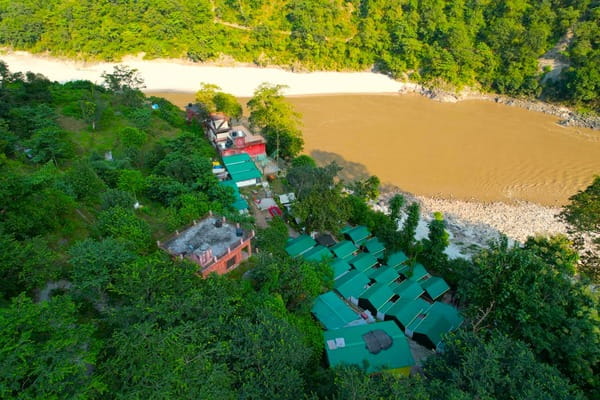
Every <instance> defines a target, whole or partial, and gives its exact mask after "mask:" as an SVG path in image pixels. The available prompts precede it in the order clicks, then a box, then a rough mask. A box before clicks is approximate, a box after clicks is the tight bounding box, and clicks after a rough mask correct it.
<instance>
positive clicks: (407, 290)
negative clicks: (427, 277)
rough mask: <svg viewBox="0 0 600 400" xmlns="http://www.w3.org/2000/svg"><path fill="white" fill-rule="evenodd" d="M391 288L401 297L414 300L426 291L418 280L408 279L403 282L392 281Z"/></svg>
mask: <svg viewBox="0 0 600 400" xmlns="http://www.w3.org/2000/svg"><path fill="white" fill-rule="evenodd" d="M390 288H391V289H392V291H393V292H394V293H396V294H397V295H398V296H400V298H401V299H409V300H413V299H416V298H417V297H419V296H421V295H422V294H423V293H425V291H424V290H423V288H422V287H421V285H419V283H418V282H415V281H412V280H410V279H406V280H404V281H402V282H401V283H396V282H394V283H392V284H390Z"/></svg>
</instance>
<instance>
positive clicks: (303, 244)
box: [285, 235, 317, 257]
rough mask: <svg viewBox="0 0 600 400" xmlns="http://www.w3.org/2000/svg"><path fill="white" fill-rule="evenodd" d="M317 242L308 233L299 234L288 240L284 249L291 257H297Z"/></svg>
mask: <svg viewBox="0 0 600 400" xmlns="http://www.w3.org/2000/svg"><path fill="white" fill-rule="evenodd" d="M316 244H317V242H315V241H314V239H313V238H311V237H310V236H308V235H300V236H298V237H297V238H294V239H290V240H288V243H287V245H286V246H285V251H286V252H287V253H288V254H289V255H290V256H292V257H297V256H299V255H301V254H304V253H306V252H307V251H308V250H310V249H312V248H313V247H314V246H315V245H316Z"/></svg>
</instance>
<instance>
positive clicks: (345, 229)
mask: <svg viewBox="0 0 600 400" xmlns="http://www.w3.org/2000/svg"><path fill="white" fill-rule="evenodd" d="M352 229H354V227H352V226H351V225H345V226H344V227H343V228H342V229H341V230H340V232H341V233H342V235H343V234H344V233H346V232H348V231H351V230H352Z"/></svg>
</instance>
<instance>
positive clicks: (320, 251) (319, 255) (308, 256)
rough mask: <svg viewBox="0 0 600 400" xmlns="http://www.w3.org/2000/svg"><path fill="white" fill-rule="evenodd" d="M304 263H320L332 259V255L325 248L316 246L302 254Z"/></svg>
mask: <svg viewBox="0 0 600 400" xmlns="http://www.w3.org/2000/svg"><path fill="white" fill-rule="evenodd" d="M302 257H303V258H304V259H305V260H306V261H322V260H324V259H326V258H333V255H332V254H331V252H330V251H329V249H328V248H327V247H324V246H321V245H318V246H315V247H313V248H312V249H310V250H309V251H307V252H306V253H304V254H302Z"/></svg>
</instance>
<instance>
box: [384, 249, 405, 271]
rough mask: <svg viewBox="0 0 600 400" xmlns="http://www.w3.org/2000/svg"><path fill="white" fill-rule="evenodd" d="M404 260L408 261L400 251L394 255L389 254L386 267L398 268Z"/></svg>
mask: <svg viewBox="0 0 600 400" xmlns="http://www.w3.org/2000/svg"><path fill="white" fill-rule="evenodd" d="M406 260H408V257H407V256H406V254H404V253H403V252H401V251H397V252H395V253H394V254H390V256H389V257H388V260H387V265H388V266H390V267H392V268H396V267H400V264H402V263H404V262H405V261H406Z"/></svg>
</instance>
